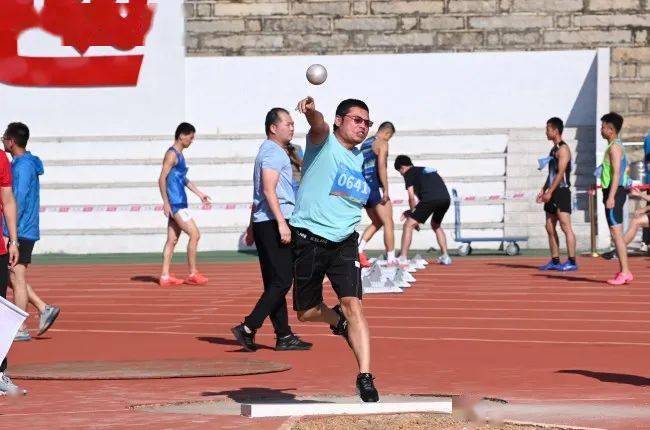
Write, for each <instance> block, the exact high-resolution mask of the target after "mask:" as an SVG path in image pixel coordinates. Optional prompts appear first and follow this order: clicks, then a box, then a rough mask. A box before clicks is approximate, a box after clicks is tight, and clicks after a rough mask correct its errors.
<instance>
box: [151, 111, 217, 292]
mask: <svg viewBox="0 0 650 430" xmlns="http://www.w3.org/2000/svg"><path fill="white" fill-rule="evenodd" d="M194 133H196V130H195V128H194V126H193V125H192V124H188V123H186V122H184V123H181V124H180V125H179V126H178V128H177V129H176V134H175V141H174V145H172V146H171V147H170V148H169V149H168V150H167V152H166V153H165V159H164V160H163V166H162V171H161V172H160V178H158V186H159V188H160V195H161V196H162V199H163V212H164V213H165V216H166V217H167V242H166V243H165V248H164V250H163V266H162V273H161V275H160V286H161V287H170V286H175V285H180V284H183V283H186V284H192V285H203V284H206V283H207V282H208V278H206V277H205V276H203V275H202V274H201V273H199V271H198V270H197V268H196V252H197V248H198V243H199V237H200V234H199V229H198V227H197V226H196V223H195V222H194V220H193V219H192V215H191V214H190V212H189V211H188V205H187V194H186V193H185V187H187V188H189V189H190V191H192V192H193V193H194V194H196V195H197V196H198V197H199V198H200V199H201V201H202V202H203V203H204V204H208V203H210V197H208V195H207V194H204V193H202V192H201V191H200V190H199V189H198V188H197V187H196V185H194V183H192V181H190V180H189V179H188V177H187V171H188V168H187V165H186V164H185V157H184V156H183V151H184V150H185V149H187V148H189V146H190V145H191V144H192V141H193V140H194ZM181 231H184V232H185V233H186V234H187V235H188V236H189V237H190V240H189V242H188V244H187V262H188V265H189V269H190V274H189V276H188V277H187V279H185V280H182V279H178V278H175V277H173V276H170V274H169V266H170V265H171V261H172V256H173V254H174V247H175V246H176V243H177V242H178V237H179V235H180V233H181Z"/></svg>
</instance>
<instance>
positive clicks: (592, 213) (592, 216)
mask: <svg viewBox="0 0 650 430" xmlns="http://www.w3.org/2000/svg"><path fill="white" fill-rule="evenodd" d="M596 206H597V205H596V187H593V188H591V189H590V190H589V224H590V230H591V256H592V257H598V250H597V249H596Z"/></svg>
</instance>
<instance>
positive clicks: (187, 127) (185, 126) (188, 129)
mask: <svg viewBox="0 0 650 430" xmlns="http://www.w3.org/2000/svg"><path fill="white" fill-rule="evenodd" d="M192 133H196V129H195V128H194V126H193V125H192V124H190V123H189V122H181V123H180V124H178V127H176V133H174V139H176V140H178V138H179V137H181V135H183V136H187V135H188V134H192Z"/></svg>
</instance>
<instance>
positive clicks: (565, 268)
mask: <svg viewBox="0 0 650 430" xmlns="http://www.w3.org/2000/svg"><path fill="white" fill-rule="evenodd" d="M560 270H561V271H562V272H575V271H576V270H578V265H577V264H573V263H571V262H570V261H569V260H567V261H565V262H564V264H562V266H561V268H560Z"/></svg>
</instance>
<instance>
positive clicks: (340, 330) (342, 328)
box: [330, 305, 352, 346]
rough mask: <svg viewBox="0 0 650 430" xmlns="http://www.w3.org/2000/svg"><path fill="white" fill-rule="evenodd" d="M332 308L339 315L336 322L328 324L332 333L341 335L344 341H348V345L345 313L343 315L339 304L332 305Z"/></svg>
mask: <svg viewBox="0 0 650 430" xmlns="http://www.w3.org/2000/svg"><path fill="white" fill-rule="evenodd" d="M332 310H333V311H334V312H336V313H337V314H338V315H339V322H338V324H336V325H331V326H330V329H331V330H332V333H333V334H335V335H337V336H343V338H345V341H346V342H347V343H348V345H350V339H349V338H348V320H346V319H345V315H343V311H342V310H341V305H336V306H334V307H333V308H332ZM350 346H352V345H350Z"/></svg>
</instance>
